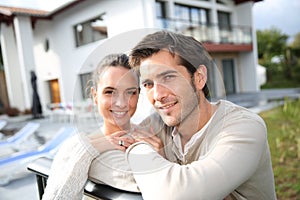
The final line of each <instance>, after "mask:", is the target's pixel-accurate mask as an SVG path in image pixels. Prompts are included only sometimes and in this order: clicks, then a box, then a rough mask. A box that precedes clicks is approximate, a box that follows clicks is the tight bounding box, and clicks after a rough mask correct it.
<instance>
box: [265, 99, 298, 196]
mask: <svg viewBox="0 0 300 200" xmlns="http://www.w3.org/2000/svg"><path fill="white" fill-rule="evenodd" d="M260 116H261V117H262V118H263V119H264V120H265V122H266V124H267V127H268V140H269V145H270V150H271V156H272V164H273V170H274V177H275V186H276V193H277V198H278V200H281V199H284V200H285V199H292V200H296V199H300V99H299V100H297V101H290V100H288V99H286V100H285V103H284V105H283V106H280V107H277V108H274V109H272V110H269V111H265V112H262V113H260Z"/></svg>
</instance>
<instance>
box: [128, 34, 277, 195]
mask: <svg viewBox="0 0 300 200" xmlns="http://www.w3.org/2000/svg"><path fill="white" fill-rule="evenodd" d="M130 62H131V65H132V66H134V67H137V68H138V70H139V72H140V76H141V83H142V85H143V87H144V89H145V90H146V93H147V97H148V99H149V101H150V102H151V103H152V105H153V106H154V108H155V110H156V111H157V113H155V114H154V115H153V116H150V117H149V118H148V119H146V120H145V121H144V123H143V124H144V125H145V126H150V129H152V130H153V131H154V132H155V133H156V134H157V136H159V138H160V139H161V141H162V143H163V144H160V143H159V142H157V140H156V138H155V137H153V139H154V140H156V144H159V145H158V146H156V147H153V146H152V145H149V143H150V144H151V142H149V143H147V142H145V141H147V140H144V142H139V143H135V144H133V145H132V146H130V147H129V148H128V149H127V152H126V159H127V161H128V163H129V165H130V167H131V168H132V170H133V172H134V177H135V180H136V182H137V184H138V186H139V188H140V190H141V192H142V195H143V197H144V199H172V200H173V199H209V200H212V199H256V200H257V199H268V200H269V199H276V194H275V189H274V177H273V171H272V165H271V158H270V152H269V147H268V141H267V130H266V126H265V123H264V121H263V120H262V119H261V118H260V117H259V116H258V115H256V114H254V113H252V112H250V111H248V110H247V109H245V108H242V107H239V106H237V105H235V104H233V103H230V102H228V101H225V100H221V101H218V102H216V103H212V102H210V101H209V90H208V87H207V85H206V82H207V67H211V63H212V62H211V59H210V57H209V55H208V53H207V52H206V50H205V49H204V47H203V46H202V44H201V43H199V42H198V41H196V40H195V39H193V38H192V37H187V36H184V35H181V34H176V33H172V32H167V31H159V32H156V33H153V34H149V35H147V36H146V37H145V38H144V39H143V40H142V41H141V42H139V43H138V44H137V45H136V46H135V47H134V48H133V50H132V52H131V54H130ZM149 140H151V138H150V139H149ZM154 143H155V142H154ZM162 146H163V148H164V154H161V155H163V156H165V158H164V157H163V156H161V155H160V154H159V153H157V151H155V150H154V148H155V149H156V150H157V148H160V147H162Z"/></svg>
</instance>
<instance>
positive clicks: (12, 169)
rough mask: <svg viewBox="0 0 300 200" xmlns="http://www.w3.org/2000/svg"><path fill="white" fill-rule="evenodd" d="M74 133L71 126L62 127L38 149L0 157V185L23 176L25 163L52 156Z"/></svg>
mask: <svg viewBox="0 0 300 200" xmlns="http://www.w3.org/2000/svg"><path fill="white" fill-rule="evenodd" d="M74 133H75V129H74V128H72V127H63V128H61V129H60V130H59V131H58V132H57V134H56V135H55V136H54V137H53V139H51V140H50V141H49V142H47V143H46V144H44V145H43V146H41V147H40V148H38V149H35V150H32V151H28V152H18V153H15V154H13V155H11V156H9V157H6V158H3V159H0V185H6V184H8V183H9V182H10V181H11V180H13V179H17V178H19V177H22V176H24V173H26V172H27V170H26V165H27V164H28V163H30V162H32V161H33V160H35V159H37V158H40V157H48V158H53V156H54V155H55V153H56V151H57V150H58V147H59V146H60V145H61V144H62V143H63V142H64V141H65V140H66V139H67V138H69V137H70V136H71V135H73V134H74Z"/></svg>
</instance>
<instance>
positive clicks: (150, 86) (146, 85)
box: [143, 82, 153, 89]
mask: <svg viewBox="0 0 300 200" xmlns="http://www.w3.org/2000/svg"><path fill="white" fill-rule="evenodd" d="M143 86H144V88H147V89H150V88H152V87H153V83H152V82H145V83H143Z"/></svg>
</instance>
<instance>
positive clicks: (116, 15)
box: [1, 0, 258, 109]
mask: <svg viewBox="0 0 300 200" xmlns="http://www.w3.org/2000/svg"><path fill="white" fill-rule="evenodd" d="M168 2H169V4H168V5H169V6H168V7H167V12H168V13H169V16H170V17H172V18H173V17H174V16H173V15H174V13H175V12H174V3H175V2H177V3H182V4H188V5H194V6H199V7H203V8H209V9H210V10H211V13H210V15H211V16H210V17H211V19H212V22H213V23H218V21H217V10H222V11H227V12H231V13H232V16H231V20H232V24H233V25H237V24H239V25H245V26H252V27H253V20H252V6H253V3H252V2H247V3H243V4H239V5H238V6H236V5H234V3H233V2H232V1H224V2H226V3H227V5H220V4H217V3H216V0H211V1H210V2H205V1H194V0H169V1H168ZM102 13H106V24H107V31H108V37H109V38H111V37H114V38H115V39H116V38H117V39H116V40H115V41H120V42H119V43H118V42H116V43H113V44H111V43H109V42H108V41H109V40H110V39H108V40H102V41H97V42H94V43H90V44H86V45H84V46H80V47H76V41H75V34H74V30H73V27H74V25H76V24H78V23H81V22H84V21H86V20H89V19H91V18H94V17H96V16H99V15H100V14H102ZM19 19H22V21H23V22H22V23H24V24H25V25H26V26H25V27H24V28H23V30H25V32H26V30H27V29H28V27H31V26H29V24H30V23H29V17H28V18H26V17H21V18H19ZM20 23H21V21H20ZM22 23H21V24H20V25H19V26H20V27H22V26H23V25H22ZM16 24H17V23H16V22H15V25H16ZM154 24H155V0H131V1H124V0H102V1H83V2H82V3H78V4H77V5H75V6H73V7H72V8H69V9H66V10H64V11H63V12H60V13H59V14H56V15H55V16H54V17H53V18H52V19H51V20H38V21H36V22H35V24H34V27H33V30H32V32H31V33H30V31H29V33H27V34H25V35H26V37H28V40H27V39H26V37H23V36H22V34H20V32H19V35H21V36H22V37H20V36H19V37H20V38H22V39H23V40H27V41H25V42H23V43H21V46H22V45H23V44H24V45H26V44H27V45H28V46H27V47H26V48H27V49H28V48H29V47H31V46H30V45H29V44H28V41H30V40H32V41H33V58H31V59H32V60H31V61H30V57H31V56H30V55H29V56H28V60H24V58H22V57H20V56H19V54H20V52H23V54H24V55H27V54H26V52H25V53H24V50H22V49H21V50H20V49H18V48H17V45H16V43H17V41H16V39H15V37H14V36H15V33H14V31H13V29H12V26H10V27H7V26H6V25H4V24H2V25H1V44H2V45H3V47H2V48H3V54H4V55H5V56H4V65H5V73H6V74H5V75H6V77H8V78H7V79H8V81H7V88H8V96H9V101H10V104H11V106H16V107H19V108H21V109H22V108H26V107H28V98H27V100H26V98H24V91H25V90H24V85H22V84H23V83H24V81H25V82H27V84H26V86H27V88H29V90H30V85H29V84H28V81H27V80H28V77H24V74H27V72H26V71H28V70H29V69H35V71H36V74H37V77H38V90H39V93H40V98H41V103H42V105H43V108H45V107H46V105H47V104H49V103H50V102H51V98H50V96H51V95H50V90H49V81H50V80H54V79H58V81H59V84H60V97H61V102H72V101H73V98H74V95H75V98H78V96H80V95H79V94H80V92H79V90H80V87H79V80H78V77H79V75H80V74H82V73H87V72H91V71H93V70H94V69H95V67H96V65H97V61H98V59H100V58H99V57H101V56H102V54H103V53H107V52H116V51H122V52H124V51H126V50H128V49H130V46H134V44H135V41H138V40H137V39H138V38H139V37H141V35H139V36H136V35H132V34H131V31H132V30H137V29H142V28H145V27H146V28H152V27H154ZM254 31H255V30H253V32H252V39H253V52H242V53H238V52H236V53H234V54H226V55H223V57H224V56H225V57H226V56H227V57H230V58H232V59H234V63H235V65H236V66H235V70H236V72H235V76H236V84H237V86H236V90H237V92H247V91H256V90H258V86H257V83H256V81H255V82H254V81H253V80H256V67H255V66H256V65H257V58H256V55H257V48H256V37H255V32H254ZM17 32H18V30H17ZM124 32H127V34H123V35H122V36H121V37H118V36H119V34H120V33H124ZM31 34H32V36H31ZM4 35H5V37H4ZM17 38H18V37H17ZM46 41H48V42H49V50H48V51H46V50H45V44H46ZM8 44H9V45H8ZM100 45H101V47H102V46H103V47H104V49H105V52H103V51H102V50H101V48H100V49H99V46H100ZM19 48H20V47H19ZM21 48H23V47H21ZM221 54H222V53H221ZM212 56H213V57H214V59H215V60H216V63H217V65H218V66H216V67H217V68H216V70H215V72H214V74H217V75H216V76H218V77H221V76H222V74H221V73H222V71H221V70H220V69H221V67H222V66H221V60H222V56H220V55H219V54H213V55H212ZM215 56H216V57H215ZM17 57H18V59H16V58H17ZM87 58H89V60H87ZM19 61H21V62H22V63H21V64H20V62H19ZM24 63H31V64H28V66H30V68H25V72H24V71H23V72H22V69H21V68H22V67H21V65H23V64H24ZM8 66H9V70H8ZM14 80H21V82H17V81H14ZM218 85H220V82H217V83H216V85H215V87H217V86H218ZM26 93H27V95H29V94H30V91H29V92H26ZM223 94H224V90H222V89H217V90H216V96H222V95H223ZM29 96H30V95H29Z"/></svg>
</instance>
